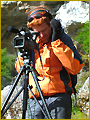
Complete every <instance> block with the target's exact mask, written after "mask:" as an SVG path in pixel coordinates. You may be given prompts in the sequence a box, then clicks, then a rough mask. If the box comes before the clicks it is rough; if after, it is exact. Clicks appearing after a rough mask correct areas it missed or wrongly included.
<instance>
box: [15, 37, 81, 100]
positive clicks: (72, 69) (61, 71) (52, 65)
mask: <svg viewBox="0 0 90 120" xmlns="http://www.w3.org/2000/svg"><path fill="white" fill-rule="evenodd" d="M40 55H41V59H42V63H43V70H42V66H41V62H40V57H39V53H38V51H35V69H36V71H37V72H38V73H39V76H37V78H38V79H39V80H41V81H39V85H40V87H41V90H42V93H43V96H51V95H54V94H56V93H70V94H71V93H72V92H73V89H72V82H71V77H70V74H73V75H75V74H77V73H78V72H79V71H80V70H81V68H82V66H83V63H80V61H79V60H77V59H76V58H75V57H74V52H73V51H72V50H71V49H70V48H69V47H68V46H67V45H65V44H64V43H63V42H62V41H61V40H60V39H58V40H56V41H53V42H49V43H48V44H45V45H41V46H40ZM18 58H19V61H18V59H17V62H16V64H15V68H16V70H17V72H19V71H20V64H21V65H23V63H24V62H23V58H22V57H20V56H18ZM19 62H20V63H19ZM43 71H44V76H45V79H44V80H42V78H43V75H42V73H43ZM29 84H30V85H32V86H33V88H32V91H33V93H34V94H35V90H36V85H35V82H34V80H33V77H32V74H31V73H29ZM29 97H30V98H33V97H32V94H31V93H30V92H29ZM36 97H40V96H39V93H38V90H37V92H36Z"/></svg>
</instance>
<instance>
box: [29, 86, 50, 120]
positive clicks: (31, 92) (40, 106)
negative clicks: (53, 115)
mask: <svg viewBox="0 0 90 120" xmlns="http://www.w3.org/2000/svg"><path fill="white" fill-rule="evenodd" d="M28 90H29V91H30V92H31V94H32V95H33V98H34V99H35V101H36V102H37V103H38V104H39V106H40V109H41V111H42V112H43V114H44V115H45V117H46V118H47V119H48V117H47V115H46V113H45V111H44V110H43V108H42V107H41V105H40V103H39V102H38V100H37V99H36V97H35V96H34V94H33V92H32V91H31V89H30V87H29V86H28Z"/></svg>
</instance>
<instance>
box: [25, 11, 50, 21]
mask: <svg viewBox="0 0 90 120" xmlns="http://www.w3.org/2000/svg"><path fill="white" fill-rule="evenodd" d="M48 15H49V13H48V11H45V10H36V11H34V12H32V13H31V14H30V15H29V16H28V18H27V21H28V22H31V21H32V20H33V19H34V18H36V19H39V18H41V17H43V16H48Z"/></svg>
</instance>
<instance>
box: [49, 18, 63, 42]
mask: <svg viewBox="0 0 90 120" xmlns="http://www.w3.org/2000/svg"><path fill="white" fill-rule="evenodd" d="M50 24H51V27H52V31H53V33H52V41H55V40H57V39H59V36H60V33H61V29H62V28H61V23H60V21H59V20H56V19H52V20H51V22H50Z"/></svg>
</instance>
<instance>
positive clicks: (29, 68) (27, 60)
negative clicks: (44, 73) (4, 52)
mask: <svg viewBox="0 0 90 120" xmlns="http://www.w3.org/2000/svg"><path fill="white" fill-rule="evenodd" d="M23 59H24V65H23V66H22V68H21V69H20V72H19V73H18V75H17V78H16V79H15V81H14V83H13V85H12V87H11V89H10V91H9V93H8V95H7V97H6V99H5V101H4V103H3V105H2V107H1V118H2V117H3V115H4V114H5V113H6V111H7V110H8V109H9V107H10V106H11V105H12V104H13V102H14V101H15V100H16V98H17V97H18V96H19V94H20V93H21V92H22V91H23V90H24V91H23V113H22V119H25V116H26V110H27V99H28V90H29V91H30V92H31V94H32V95H33V98H34V100H35V101H36V102H37V103H38V104H39V106H40V109H41V111H42V112H43V114H44V115H45V117H46V118H47V119H51V116H50V113H49V110H48V107H47V104H46V101H45V99H44V97H43V94H42V92H41V88H40V86H39V82H38V78H37V77H36V74H35V72H34V69H33V66H31V65H30V63H31V62H32V61H30V55H29V54H28V52H25V53H24V56H23ZM23 72H24V74H25V79H24V84H23V86H22V88H21V90H20V91H19V92H18V93H17V95H16V96H15V97H14V99H13V100H12V101H11V102H10V104H9V105H8V106H7V107H6V105H7V103H8V101H9V99H10V97H11V95H12V93H13V91H14V89H15V87H16V85H17V83H18V81H19V79H20V77H21V75H22V74H23ZM29 72H31V74H32V76H33V79H34V82H35V84H36V86H37V89H38V92H39V94H40V97H41V100H42V102H43V105H44V108H45V110H43V108H42V107H41V105H40V103H39V101H38V100H37V99H36V97H35V95H34V94H33V92H32V90H31V89H32V87H31V86H29V84H28V80H29ZM5 107H6V109H5ZM4 109H5V110H4Z"/></svg>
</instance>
